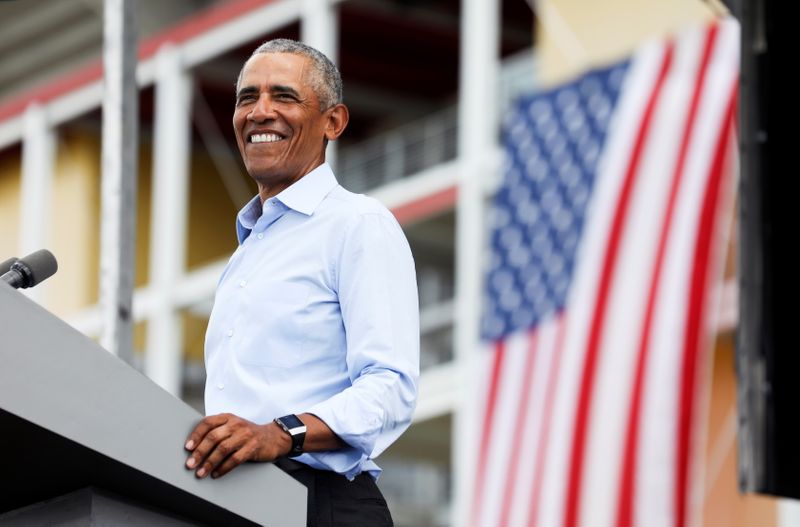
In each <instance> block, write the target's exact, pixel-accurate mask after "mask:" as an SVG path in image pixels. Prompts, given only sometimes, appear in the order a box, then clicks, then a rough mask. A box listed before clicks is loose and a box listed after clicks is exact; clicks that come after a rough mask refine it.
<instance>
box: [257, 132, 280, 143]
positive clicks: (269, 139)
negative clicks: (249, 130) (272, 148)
mask: <svg viewBox="0 0 800 527" xmlns="http://www.w3.org/2000/svg"><path fill="white" fill-rule="evenodd" d="M281 139H283V137H281V136H279V135H278V134H253V135H251V136H250V142H251V143H274V142H275V141H280V140H281Z"/></svg>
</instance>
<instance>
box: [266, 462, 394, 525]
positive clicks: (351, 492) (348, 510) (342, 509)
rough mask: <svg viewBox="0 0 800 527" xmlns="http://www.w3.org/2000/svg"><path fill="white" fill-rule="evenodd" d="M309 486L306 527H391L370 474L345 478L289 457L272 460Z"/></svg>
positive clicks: (384, 502) (385, 508)
mask: <svg viewBox="0 0 800 527" xmlns="http://www.w3.org/2000/svg"><path fill="white" fill-rule="evenodd" d="M275 464H276V465H278V466H279V467H280V468H282V469H283V470H284V471H286V472H288V473H289V475H290V476H292V477H293V478H294V479H296V480H297V481H299V482H300V483H302V484H303V485H305V487H306V488H307V489H308V513H307V514H308V515H307V522H306V525H308V527H339V526H342V527H344V526H347V527H350V526H353V527H357V526H361V525H363V526H368V527H391V526H393V525H394V523H393V522H392V515H391V514H390V513H389V507H387V506H386V500H385V499H383V494H381V491H380V489H378V486H377V485H376V484H375V480H373V479H372V476H370V475H369V474H367V473H366V472H363V473H361V474H359V475H358V476H356V477H355V479H353V481H348V479H347V478H346V477H344V476H342V475H340V474H336V473H335V472H330V471H328V470H317V469H315V468H311V467H309V466H308V465H304V464H303V463H299V462H297V461H293V460H291V459H279V460H278V461H276V462H275Z"/></svg>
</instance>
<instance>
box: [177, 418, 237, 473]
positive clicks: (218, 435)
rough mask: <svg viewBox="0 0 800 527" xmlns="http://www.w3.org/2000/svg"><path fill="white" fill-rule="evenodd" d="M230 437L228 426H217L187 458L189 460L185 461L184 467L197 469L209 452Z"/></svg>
mask: <svg viewBox="0 0 800 527" xmlns="http://www.w3.org/2000/svg"><path fill="white" fill-rule="evenodd" d="M230 436H231V430H230V427H229V426H228V425H222V426H218V427H217V428H214V429H213V430H211V431H209V432H208V433H207V434H206V435H205V436H204V437H203V439H202V441H200V444H198V445H197V446H196V447H195V449H194V451H193V452H192V455H191V456H189V459H187V460H186V466H187V467H188V468H195V467H199V466H200V465H201V464H202V463H203V462H204V461H205V459H206V458H207V457H208V456H209V454H211V452H212V451H213V450H214V448H216V446H217V444H219V443H220V442H222V441H225V440H226V439H228V438H229V437H230Z"/></svg>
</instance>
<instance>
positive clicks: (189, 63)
mask: <svg viewBox="0 0 800 527" xmlns="http://www.w3.org/2000/svg"><path fill="white" fill-rule="evenodd" d="M483 2H488V3H489V4H490V5H491V6H492V9H495V12H496V17H487V18H486V19H485V20H477V21H476V20H474V19H470V20H467V21H465V19H464V12H465V11H466V9H468V7H469V6H470V5H474V4H476V3H477V4H482V3H483ZM601 4H602V5H601ZM102 8H103V2H102V1H101V0H58V1H55V0H27V1H22V0H17V1H13V0H12V1H3V2H0V259H4V258H5V257H8V256H11V255H17V256H22V255H24V254H27V253H29V252H31V251H32V250H35V249H38V248H41V247H47V248H49V249H51V250H52V251H53V252H54V254H55V255H56V256H57V257H58V259H59V265H60V270H59V273H58V274H57V275H56V276H55V277H54V278H53V279H51V280H50V281H49V282H48V283H47V285H45V286H43V287H40V288H39V290H37V291H35V295H36V300H37V301H39V302H41V303H42V304H43V305H44V306H46V307H47V308H48V309H50V310H51V311H53V312H54V313H56V314H58V315H59V316H61V317H63V318H64V319H66V320H67V321H68V322H69V323H71V324H72V325H73V326H74V327H76V328H78V329H79V330H80V331H82V332H84V333H86V334H87V335H90V336H92V337H98V336H99V334H100V332H101V315H100V311H99V307H98V305H97V304H98V284H99V277H98V275H99V259H100V255H99V251H100V249H99V245H100V244H99V238H100V221H101V212H100V211H101V207H100V180H101V170H100V151H101V150H100V149H101V145H100V138H101V130H100V128H101V110H100V107H101V102H102V68H101V46H102V38H103V37H102V28H103V20H102V15H103V13H102ZM724 12H725V7H724V6H723V5H722V4H716V3H707V2H701V1H700V0H681V1H672V2H666V1H655V0H648V1H641V0H640V1H638V2H636V1H633V0H613V1H611V0H609V1H607V2H596V3H587V2H580V1H578V0H549V1H542V2H535V3H534V2H532V1H531V0H529V1H528V2H526V1H525V0H341V1H340V0H232V1H228V2H224V1H212V0H191V1H190V0H184V1H181V2H165V1H155V0H141V1H140V2H139V4H138V26H139V34H140V62H139V66H138V70H137V77H138V80H139V84H140V91H139V108H140V112H139V118H140V121H139V126H140V134H139V157H138V159H139V175H138V210H137V222H136V232H137V237H136V266H135V276H136V280H135V283H136V292H135V296H134V319H135V322H136V326H135V331H134V348H135V351H136V354H135V357H134V366H135V367H137V368H139V369H141V370H142V371H143V372H144V373H145V374H146V375H148V376H150V377H151V378H153V379H154V380H155V381H156V382H158V383H159V384H160V385H161V386H162V387H164V388H165V389H166V390H168V391H170V392H171V393H173V394H175V395H176V396H178V397H180V398H182V399H184V400H185V401H186V402H187V403H188V404H190V405H192V406H194V407H195V408H197V409H198V410H199V411H201V412H202V411H203V404H202V394H203V387H204V380H205V373H204V366H203V340H204V334H205V328H206V323H207V320H208V315H209V313H210V309H211V305H212V301H213V293H214V288H215V286H216V282H217V279H218V277H219V275H220V272H221V270H222V268H223V266H224V265H225V262H226V260H227V257H228V256H229V255H230V253H231V252H232V251H233V249H234V248H235V246H236V238H235V233H234V218H235V214H236V212H237V211H238V210H239V208H240V207H241V206H242V205H244V203H246V202H247V201H248V199H250V197H252V195H253V194H254V193H255V186H254V184H253V183H252V181H251V180H250V179H249V177H248V176H247V174H246V172H245V171H244V168H243V166H242V164H241V162H240V159H239V154H238V149H237V147H236V143H235V139H234V136H233V133H232V128H231V118H232V112H233V103H234V82H235V79H236V76H237V74H238V72H239V69H240V68H241V66H242V64H243V63H244V61H245V60H246V59H247V57H248V56H249V54H250V53H251V52H252V50H253V49H254V48H255V47H256V46H257V45H258V44H260V43H261V42H263V41H264V40H268V39H271V38H276V37H287V38H293V39H302V40H304V41H307V42H308V43H310V44H311V45H314V46H315V47H318V48H319V49H321V50H323V51H325V52H326V53H327V54H328V55H329V56H330V57H332V58H334V60H335V62H337V63H338V64H339V66H340V68H341V71H342V76H343V78H344V97H345V103H346V104H347V105H348V106H349V107H350V111H351V122H350V125H349V127H348V129H347V132H346V133H345V135H344V137H343V138H342V139H341V140H340V141H338V143H337V144H336V145H335V147H333V148H331V150H330V152H329V154H330V156H331V160H332V164H333V165H334V168H335V171H336V173H337V176H338V178H339V181H340V183H341V184H342V185H343V186H344V187H346V188H348V189H350V190H352V191H355V192H363V193H367V194H370V195H372V196H374V197H376V198H377V199H379V200H381V201H382V202H383V203H384V204H386V205H387V206H388V207H389V208H390V209H391V210H392V211H393V212H394V214H395V215H396V216H397V218H398V220H399V221H400V223H401V224H402V225H403V228H404V229H405V232H406V235H407V237H408V239H409V242H410V244H411V247H412V250H413V252H414V256H415V259H416V264H417V273H418V282H419V295H420V307H421V330H422V335H421V338H422V372H423V373H422V379H421V394H420V400H419V404H418V408H417V413H416V416H415V420H414V424H413V425H412V427H411V428H410V430H409V431H408V432H407V433H406V434H405V435H404V436H403V437H402V438H401V439H400V440H399V441H398V442H397V443H396V444H395V445H393V446H392V447H391V448H390V449H389V450H388V451H387V452H386V453H385V454H384V455H382V456H381V457H380V459H379V464H380V465H381V466H382V467H383V468H384V469H385V472H384V475H383V476H382V478H381V480H380V486H381V488H382V489H383V490H384V492H385V494H386V496H387V499H388V501H389V504H390V507H391V509H392V513H393V515H394V517H395V521H396V523H397V524H398V525H406V526H424V525H450V524H451V518H452V517H451V507H452V504H453V503H454V500H455V499H456V496H454V485H453V482H454V468H455V467H454V465H455V461H454V459H456V458H455V450H456V449H455V445H456V442H457V441H458V436H457V434H456V431H455V427H454V425H453V423H454V415H457V413H458V412H459V411H463V404H462V401H461V400H460V399H459V397H460V394H462V393H463V386H462V385H461V382H462V380H463V379H465V377H464V375H463V369H464V368H463V357H464V354H465V353H466V352H468V351H473V350H468V349H457V347H456V345H455V341H456V339H455V337H454V335H456V333H457V331H458V324H459V323H460V322H459V321H458V320H457V318H458V317H457V316H455V313H457V307H458V305H459V299H458V295H457V287H456V278H455V277H456V270H457V268H458V267H459V266H460V265H467V264H469V263H470V262H466V261H465V258H467V255H468V254H471V253H470V252H469V250H467V249H465V248H464V244H463V243H462V244H458V243H456V240H457V239H462V238H463V237H464V236H465V233H461V234H459V233H457V229H459V228H463V227H460V225H463V223H461V222H459V221H458V216H459V214H469V213H470V211H469V210H463V209H461V210H460V209H459V206H458V203H459V200H458V194H459V185H460V184H461V181H462V179H461V177H460V172H461V170H463V166H464V161H465V159H466V155H465V154H466V153H465V152H464V151H463V148H462V146H460V145H464V144H468V143H467V142H466V141H465V140H464V138H465V137H468V136H469V134H478V135H480V136H483V137H487V138H489V140H488V141H487V142H486V144H483V146H482V148H483V151H481V152H480V153H478V154H476V153H475V152H470V153H469V154H470V156H477V158H479V159H481V160H482V161H481V162H482V163H483V164H482V167H483V166H485V167H486V173H485V178H484V179H485V183H486V184H485V185H484V187H485V188H484V192H485V195H486V198H487V199H488V198H489V197H490V196H491V191H492V187H493V184H494V183H495V182H496V181H497V179H498V177H499V176H500V159H501V150H500V132H499V126H498V123H499V121H500V116H501V115H502V114H503V112H504V111H505V109H506V108H507V107H508V106H509V103H510V102H511V101H512V100H513V99H514V98H515V97H516V96H517V95H519V94H521V93H528V92H531V91H535V90H537V89H541V87H542V86H546V85H549V84H553V83H555V82H558V81H559V80H562V79H566V78H569V77H570V76H571V75H574V74H576V73H577V72H579V71H581V70H582V69H585V68H587V67H590V66H592V65H594V64H602V63H604V62H608V61H611V60H617V59H619V58H621V57H623V56H625V55H626V54H628V53H630V51H631V49H633V47H634V46H635V45H636V44H637V43H639V42H641V41H642V40H643V39H644V38H647V37H649V36H652V35H658V34H663V33H665V32H667V31H669V30H671V29H675V28H677V27H679V26H680V25H682V24H685V23H689V22H696V21H700V20H707V19H710V18H712V17H714V16H720V15H722V14H724ZM619 13H625V16H619ZM495 39H496V40H495ZM476 41H477V43H478V44H480V43H482V42H483V43H486V47H487V49H488V52H487V53H486V54H485V55H486V56H485V57H475V56H473V55H471V53H472V52H471V50H472V49H473V46H474V45H475V43H476ZM495 72H496V74H495ZM476 86H480V87H481V88H480V89H479V90H478V91H477V92H475V91H473V92H471V93H472V94H473V95H474V94H475V93H478V94H481V93H483V94H488V96H487V98H486V99H485V100H481V101H480V104H479V105H476V106H474V107H473V106H471V107H469V108H467V107H465V104H464V101H465V100H470V101H474V100H475V99H474V97H472V98H467V95H465V94H466V93H468V92H469V90H471V89H473V88H474V87H476ZM162 94H163V95H162ZM157 101H158V104H157ZM460 104H461V107H459V105H460ZM157 106H158V108H157ZM474 115H477V116H479V118H478V119H475V118H473V116H474ZM476 122H477V123H485V126H486V127H487V128H488V129H484V130H474V129H470V128H469V126H471V125H473V124H474V123H476ZM155 141H158V142H164V145H166V146H165V148H159V149H158V152H160V154H156V153H155V152H156V150H155V149H154V144H155ZM164 145H162V146H164ZM155 155H163V156H170V157H171V158H173V163H174V165H173V166H176V167H179V168H178V169H177V171H175V172H172V171H170V172H166V171H163V170H162V169H161V168H160V167H162V166H165V165H164V164H163V162H161V161H160V160H159V159H156V158H155ZM175 159H177V160H178V161H177V162H175V161H174V160H175ZM470 159H473V157H470ZM180 167H184V168H183V169H181V168H180ZM156 218H157V219H156ZM732 239H734V242H733V243H732V245H731V248H730V250H729V252H728V259H727V261H728V265H727V266H726V271H725V272H726V277H727V282H726V285H725V294H724V295H723V298H724V300H723V305H722V312H721V313H720V317H719V318H720V321H721V322H720V327H719V328H718V334H719V338H718V339H717V343H716V349H715V351H714V364H713V368H712V377H713V379H712V390H711V400H710V401H709V404H708V413H707V417H706V418H707V421H708V425H709V428H708V435H707V438H706V445H705V452H706V460H705V464H704V469H703V478H704V492H703V494H702V496H698V499H699V500H700V502H701V503H702V510H703V516H702V522H703V525H709V526H717V525H725V526H728V525H730V526H735V525H736V526H738V525H741V526H745V525H752V526H756V525H758V526H772V525H774V526H781V527H785V526H788V525H797V524H800V515H799V514H798V512H797V507H796V505H795V504H794V503H793V502H789V501H788V500H777V499H772V498H767V497H757V496H744V495H741V494H739V492H738V490H737V473H736V449H735V446H736V419H737V413H736V394H735V385H736V376H735V370H734V347H733V332H734V329H735V326H736V320H737V313H736V283H735V280H734V278H735V274H736V264H735V262H736V254H735V232H734V233H732ZM171 240H178V243H171V242H170V241H171ZM161 262H169V263H168V264H167V265H168V266H171V268H169V269H165V268H164V267H163V265H162V264H161ZM160 276H169V277H175V279H174V280H172V279H170V280H169V281H164V280H162V279H160Z"/></svg>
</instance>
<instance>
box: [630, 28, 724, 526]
mask: <svg viewBox="0 0 800 527" xmlns="http://www.w3.org/2000/svg"><path fill="white" fill-rule="evenodd" d="M717 33H718V26H717V25H716V24H715V25H713V26H712V27H711V28H710V31H709V32H708V33H707V35H706V42H705V45H704V49H703V56H702V59H701V61H700V67H699V68H698V71H697V82H696V83H695V87H694V93H693V94H692V101H691V104H690V106H689V111H688V114H687V118H686V122H685V125H684V130H683V134H682V140H681V145H680V149H679V153H678V162H677V163H676V165H675V172H674V174H673V177H672V186H671V188H670V193H669V198H668V202H667V207H666V210H665V214H664V218H663V220H662V223H661V232H660V233H659V239H658V249H657V253H656V258H655V262H654V269H653V275H652V276H651V278H650V288H649V291H648V296H647V307H646V308H645V317H644V327H643V330H642V335H641V340H640V341H639V350H638V355H637V358H636V367H635V373H634V383H633V387H632V390H631V398H630V401H631V406H630V410H629V413H628V422H627V426H626V437H625V449H624V450H623V462H622V472H621V482H620V489H619V501H618V504H617V507H618V508H617V522H616V524H617V526H618V527H629V526H630V525H632V523H633V503H634V501H635V499H636V485H634V481H635V477H634V476H635V475H636V471H637V463H638V461H639V459H638V453H639V449H638V444H639V432H640V428H641V427H640V421H639V415H640V411H641V405H642V389H643V387H644V372H645V371H646V370H647V363H648V359H649V357H650V354H649V353H648V342H649V341H650V331H651V329H652V327H653V316H654V313H655V305H656V298H657V294H658V290H659V288H658V284H659V282H660V280H661V271H662V269H663V264H664V259H665V258H664V257H665V253H666V247H667V240H668V238H669V234H670V230H671V227H672V216H673V213H674V211H675V203H676V202H677V196H678V190H679V189H680V187H681V183H682V180H683V173H684V165H685V163H686V154H687V152H688V150H689V143H690V139H691V138H692V135H693V132H694V131H695V123H696V118H697V109H698V106H699V104H700V94H701V93H702V90H703V86H704V85H705V79H706V71H707V68H708V63H709V60H710V58H711V51H712V49H713V48H714V43H715V42H716V37H717Z"/></svg>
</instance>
